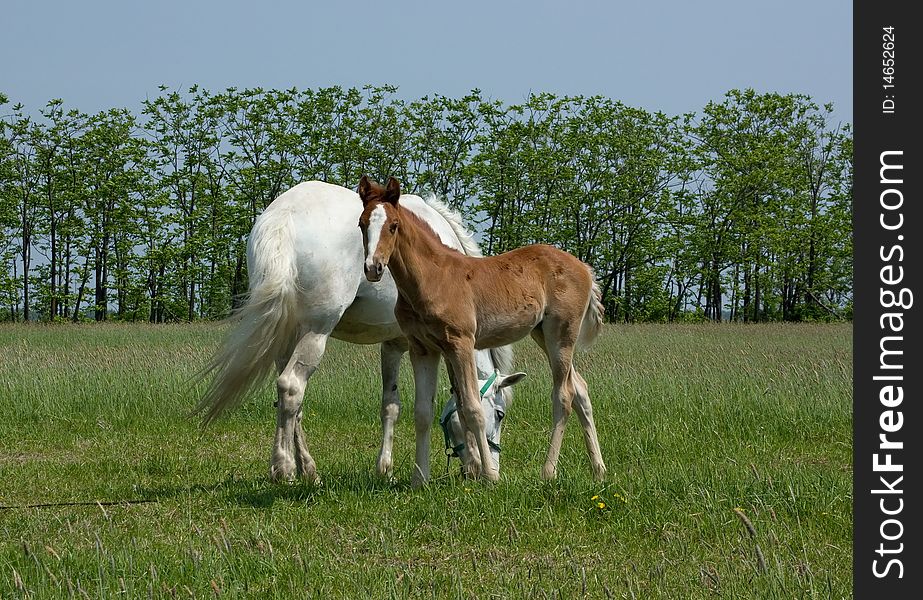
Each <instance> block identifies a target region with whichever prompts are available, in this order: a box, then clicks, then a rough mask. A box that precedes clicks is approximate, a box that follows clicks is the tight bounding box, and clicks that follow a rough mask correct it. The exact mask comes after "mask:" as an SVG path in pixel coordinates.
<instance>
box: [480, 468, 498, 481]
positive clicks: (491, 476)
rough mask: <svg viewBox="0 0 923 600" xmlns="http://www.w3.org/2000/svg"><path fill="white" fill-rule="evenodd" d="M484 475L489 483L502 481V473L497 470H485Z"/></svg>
mask: <svg viewBox="0 0 923 600" xmlns="http://www.w3.org/2000/svg"><path fill="white" fill-rule="evenodd" d="M482 475H483V477H484V479H486V480H487V481H491V482H496V481H500V471H497V470H496V469H484V472H483V473H482Z"/></svg>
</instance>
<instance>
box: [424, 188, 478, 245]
mask: <svg viewBox="0 0 923 600" xmlns="http://www.w3.org/2000/svg"><path fill="white" fill-rule="evenodd" d="M423 201H424V202H426V203H427V204H428V205H429V206H430V207H431V208H433V209H434V210H435V211H436V212H437V213H439V216H441V217H442V218H443V219H445V220H446V222H447V223H448V224H449V226H451V227H452V232H453V233H455V237H456V238H457V239H458V243H460V244H461V246H462V251H463V253H464V254H465V255H467V256H474V257H477V258H480V257H482V256H484V254H482V253H481V248H480V247H479V246H478V243H477V242H475V241H474V236H473V235H472V234H471V232H469V231H468V229H467V228H466V227H465V224H464V222H463V221H462V217H461V215H460V214H458V211H455V210H452V209H451V208H449V206H448V205H447V204H446V203H445V202H443V201H442V200H440V199H439V196H437V195H436V194H430V195H429V196H427V197H426V198H425V199H424V200H423Z"/></svg>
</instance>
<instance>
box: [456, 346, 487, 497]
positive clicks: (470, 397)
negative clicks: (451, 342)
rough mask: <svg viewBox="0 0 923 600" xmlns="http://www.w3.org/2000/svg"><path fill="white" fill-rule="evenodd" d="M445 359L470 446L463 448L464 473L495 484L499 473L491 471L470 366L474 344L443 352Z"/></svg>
mask: <svg viewBox="0 0 923 600" xmlns="http://www.w3.org/2000/svg"><path fill="white" fill-rule="evenodd" d="M446 357H447V358H448V361H449V362H450V363H451V364H452V371H453V372H454V374H455V383H456V392H457V393H458V404H459V411H458V414H459V417H460V418H461V422H462V426H463V427H464V428H465V443H466V444H470V445H469V446H468V448H467V450H468V452H466V456H467V458H468V464H467V465H466V470H467V473H468V474H469V475H471V476H473V477H477V476H478V475H482V476H483V477H484V478H485V479H488V480H490V481H498V480H499V479H500V473H499V472H498V471H497V470H496V469H495V468H494V462H493V459H492V458H491V456H490V446H489V445H488V444H487V426H486V423H485V419H484V409H483V408H482V407H481V398H480V394H478V377H477V375H478V372H477V367H476V365H475V362H474V343H473V342H472V343H464V344H458V345H456V346H455V347H453V348H452V349H451V350H450V351H447V352H446ZM472 438H473V439H472ZM472 442H474V443H472ZM475 457H477V458H475ZM478 462H480V464H478Z"/></svg>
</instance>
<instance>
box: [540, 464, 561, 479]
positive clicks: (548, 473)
mask: <svg viewBox="0 0 923 600" xmlns="http://www.w3.org/2000/svg"><path fill="white" fill-rule="evenodd" d="M557 476H558V470H557V468H555V466H554V465H549V464H546V465H545V466H544V467H542V479H544V480H545V481H551V480H552V479H555V478H557Z"/></svg>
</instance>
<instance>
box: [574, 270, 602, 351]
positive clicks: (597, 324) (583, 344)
mask: <svg viewBox="0 0 923 600" xmlns="http://www.w3.org/2000/svg"><path fill="white" fill-rule="evenodd" d="M587 268H589V267H587ZM590 277H591V278H592V280H593V287H591V288H590V297H589V299H588V300H587V306H586V312H584V313H583V322H582V323H581V324H580V334H579V335H578V336H577V347H578V348H587V347H589V345H590V344H592V343H593V341H594V340H596V337H597V336H598V335H599V332H600V331H601V330H602V327H603V316H604V315H605V311H606V309H605V307H604V306H603V303H602V296H603V295H602V291H600V289H599V284H598V283H596V275H595V274H594V273H593V269H590Z"/></svg>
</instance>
